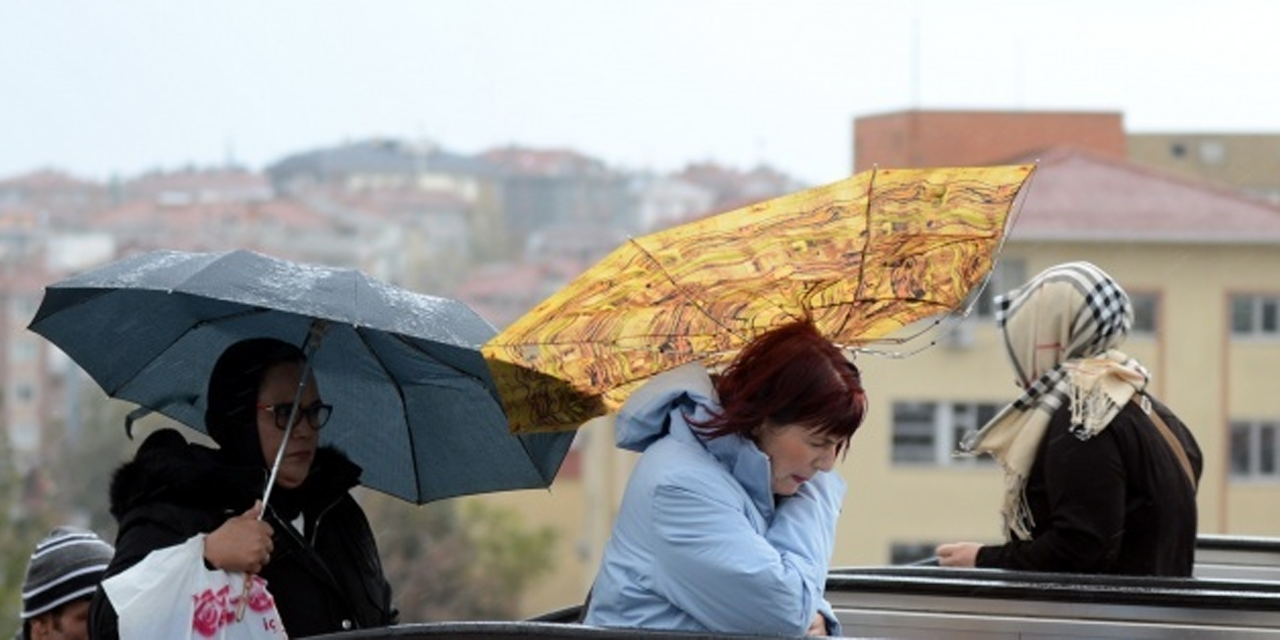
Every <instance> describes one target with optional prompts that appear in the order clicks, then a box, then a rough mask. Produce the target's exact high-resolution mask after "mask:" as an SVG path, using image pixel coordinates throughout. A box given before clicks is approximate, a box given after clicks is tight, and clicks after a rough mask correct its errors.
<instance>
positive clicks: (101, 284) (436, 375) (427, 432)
mask: <svg viewBox="0 0 1280 640" xmlns="http://www.w3.org/2000/svg"><path fill="white" fill-rule="evenodd" d="M317 321H319V322H317ZM319 327H324V329H323V332H322V333H323V335H322V337H321V339H320V344H319V345H318V347H316V348H315V349H314V350H313V351H312V353H311V357H310V360H309V364H310V366H311V367H312V370H313V371H314V373H315V376H316V382H317V384H318V385H319V387H320V392H321V394H322V395H323V397H324V399H325V402H326V403H327V404H331V405H333V413H332V416H331V418H330V420H329V422H328V423H327V424H326V425H325V427H324V429H323V430H322V431H321V432H320V441H321V443H322V444H331V445H333V446H334V447H336V448H338V449H339V450H341V451H343V452H345V453H346V454H347V455H348V456H349V457H350V458H351V459H352V461H353V462H355V463H356V464H358V465H360V466H361V467H362V468H363V469H364V471H363V474H362V475H361V478H360V482H361V484H363V485H364V486H366V487H369V488H372V489H376V490H379V491H382V492H384V493H388V494H390V495H394V496H397V497H400V498H403V499H405V500H409V501H411V502H414V503H417V504H423V503H426V502H429V501H431V500H436V499H440V498H447V497H451V496H459V495H467V494H475V493H484V492H490V491H503V490H511V489H524V488H537V487H546V486H548V485H550V483H551V481H552V479H553V478H554V477H555V474H556V471H557V470H558V469H559V467H560V463H561V462H562V461H563V459H564V456H565V454H566V452H567V451H568V447H569V443H570V435H571V434H536V435H522V436H514V435H512V434H511V433H510V427H509V425H508V423H507V420H506V416H505V415H504V414H503V410H502V406H501V404H500V403H499V399H498V396H497V390H496V388H495V386H494V382H493V380H492V378H491V377H490V373H489V370H488V368H487V366H486V364H485V361H484V358H483V357H482V355H481V354H480V352H479V351H478V347H479V345H480V344H482V343H483V342H484V341H485V340H487V339H489V338H490V337H492V336H493V335H494V333H495V330H494V329H493V327H492V326H491V325H490V324H489V323H488V322H487V321H485V320H484V319H483V318H482V317H480V316H479V315H477V314H476V313H475V312H474V311H472V310H471V309H470V308H468V307H467V306H466V305H465V304H463V303H461V302H459V301H456V300H451V299H447V298H439V297H433V296H427V295H422V294H417V293H413V292H410V291H406V290H404V289H400V288H397V287H393V286H391V285H389V284H386V283H384V282H382V281H379V280H376V279H374V278H371V277H369V276H366V275H364V274H362V273H360V272H359V271H356V270H352V269H338V268H329V267H322V266H315V265H307V264H299V263H295V262H288V261H284V260H280V259H276V258H272V257H269V256H265V255H262V254H259V253H254V252H250V251H231V252H226V253H184V252H175V251H158V252H153V253H147V254H142V255H138V256H134V257H131V258H126V259H123V260H120V261H118V262H114V263H111V264H108V265H106V266H103V267H100V268H98V269H94V270H91V271H87V272H84V273H81V274H79V275H75V276H72V277H69V278H67V279H65V280H62V281H60V282H58V283H55V284H53V285H50V286H49V287H47V288H46V290H45V295H44V299H43V300H42V302H41V304H40V308H39V309H38V310H37V312H36V315H35V318H34V319H33V320H32V322H31V325H30V329H31V330H33V331H35V332H36V333H39V334H40V335H42V336H44V337H45V338H47V339H49V341H50V342H52V343H53V344H54V345H56V346H58V347H59V348H60V349H62V350H63V351H64V352H66V353H67V355H68V356H70V357H71V358H72V359H73V360H75V361H76V363H77V364H79V365H80V367H81V368H82V369H84V370H85V372H87V373H88V374H89V375H90V376H91V377H92V378H93V379H94V380H95V381H96V382H97V383H98V385H99V386H101V387H102V389H103V390H104V391H105V392H106V393H107V394H108V395H110V396H112V397H115V398H120V399H123V400H129V401H131V402H135V403H137V404H139V405H142V406H143V407H146V408H150V409H153V410H155V411H158V412H160V413H162V414H164V415H167V416H169V417H171V418H173V419H175V420H178V421H179V422H182V423H184V424H186V425H188V426H190V427H192V428H194V429H196V430H199V431H202V432H204V431H205V425H204V412H205V407H206V398H205V391H206V387H207V385H208V380H209V374H210V372H211V371H212V369H213V365H214V363H215V362H216V360H217V359H218V356H219V355H220V354H221V353H222V351H223V350H224V349H225V348H226V347H227V346H229V345H231V344H232V343H234V342H238V341H240V340H242V339H245V338H257V337H270V338H277V339H280V340H284V341H286V342H291V343H293V344H295V345H299V346H303V345H304V343H305V342H306V341H307V338H308V335H311V334H314V333H316V330H317V329H318V328H319Z"/></svg>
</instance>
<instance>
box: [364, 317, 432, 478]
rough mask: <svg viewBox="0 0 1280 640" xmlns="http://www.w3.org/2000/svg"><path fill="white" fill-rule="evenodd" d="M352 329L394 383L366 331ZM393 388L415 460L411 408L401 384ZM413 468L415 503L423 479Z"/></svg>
mask: <svg viewBox="0 0 1280 640" xmlns="http://www.w3.org/2000/svg"><path fill="white" fill-rule="evenodd" d="M351 328H352V329H354V330H355V334H356V337H357V338H358V339H359V340H360V343H361V344H363V345H364V347H365V350H366V351H368V352H369V353H370V354H371V355H372V356H373V361H374V362H376V363H378V368H380V369H381V370H382V373H383V375H385V376H386V377H387V379H388V380H391V381H393V382H394V381H395V376H393V375H392V374H391V370H390V369H388V368H387V365H386V363H384V362H383V361H382V357H381V356H379V355H378V351H377V349H374V348H373V345H371V344H369V341H368V340H367V339H366V338H365V332H364V330H363V329H362V328H361V327H360V326H358V325H354V324H353V325H351ZM390 335H392V336H394V337H395V338H397V339H399V340H400V341H401V342H402V343H404V344H407V345H409V347H410V348H413V349H414V350H415V351H418V352H419V353H422V354H423V355H428V354H426V353H424V352H422V350H421V349H418V348H417V347H415V346H414V345H413V344H412V343H410V342H409V341H408V340H405V339H404V338H403V337H401V336H400V335H399V334H394V333H392V334H390ZM391 387H392V388H393V389H395V390H396V395H397V396H399V397H400V411H401V417H402V418H404V423H405V425H406V428H405V433H407V434H408V436H409V457H410V459H414V452H415V451H417V448H416V447H415V446H414V433H413V429H410V428H408V425H409V407H408V405H407V404H405V396H404V389H403V388H401V387H400V385H399V384H392V385H391ZM412 466H413V488H414V492H415V495H414V501H415V502H417V501H419V500H420V498H421V497H422V484H421V481H422V478H421V474H419V473H418V465H417V464H414V465H412Z"/></svg>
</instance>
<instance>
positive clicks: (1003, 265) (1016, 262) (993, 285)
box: [977, 258, 1027, 318]
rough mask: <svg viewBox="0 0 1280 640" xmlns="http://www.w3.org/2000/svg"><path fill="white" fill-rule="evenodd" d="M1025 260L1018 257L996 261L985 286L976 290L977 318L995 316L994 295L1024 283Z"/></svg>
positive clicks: (1025, 277) (1025, 274)
mask: <svg viewBox="0 0 1280 640" xmlns="http://www.w3.org/2000/svg"><path fill="white" fill-rule="evenodd" d="M1026 282H1027V261H1026V260H1022V259H1020V258H1004V259H1001V260H999V261H998V262H996V266H995V268H994V269H992V270H991V279H990V280H989V281H987V286H985V287H983V288H982V290H981V291H979V292H978V301H977V314H978V317H979V318H994V317H995V316H996V304H995V299H996V296H998V295H1002V294H1005V293H1008V292H1009V291H1011V290H1013V289H1015V288H1017V287H1020V286H1022V285H1023V284H1026Z"/></svg>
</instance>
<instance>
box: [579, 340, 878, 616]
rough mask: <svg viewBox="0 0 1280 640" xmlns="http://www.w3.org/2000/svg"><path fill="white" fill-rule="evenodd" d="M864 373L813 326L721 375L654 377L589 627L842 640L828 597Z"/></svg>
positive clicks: (624, 414)
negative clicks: (842, 468)
mask: <svg viewBox="0 0 1280 640" xmlns="http://www.w3.org/2000/svg"><path fill="white" fill-rule="evenodd" d="M865 413H866V395H865V393H864V391H863V388H862V381H861V377H860V375H859V373H858V369H857V367H855V366H854V365H853V363H852V362H850V361H849V360H848V359H847V358H846V357H845V354H844V353H843V352H842V351H841V349H840V348H839V347H837V346H835V345H834V344H832V343H831V342H830V341H829V340H827V339H826V338H824V337H823V336H822V334H820V333H819V332H818V330H817V329H816V328H815V327H814V326H813V324H812V323H811V322H809V321H799V322H795V323H792V324H788V325H785V326H782V327H779V328H777V329H774V330H772V331H770V332H768V333H765V334H763V335H761V336H759V337H758V338H756V339H755V340H754V341H752V342H751V343H750V344H748V345H747V347H746V348H745V349H743V350H742V352H741V353H740V354H739V355H738V357H737V358H736V359H735V360H734V361H733V362H732V363H731V364H730V365H729V367H728V368H727V369H726V370H725V371H724V373H723V375H720V376H716V377H713V376H712V375H711V374H710V373H709V372H708V371H707V370H706V369H705V368H703V367H702V366H701V365H699V364H696V363H695V364H689V365H685V366H683V367H679V368H677V369H673V370H671V371H668V372H665V373H663V374H660V375H658V376H656V377H654V378H653V379H652V380H651V381H649V382H648V383H647V384H645V385H644V386H643V387H641V388H640V389H638V390H637V391H636V393H635V394H633V395H632V396H631V397H630V398H629V399H628V400H627V402H626V404H624V405H623V407H622V408H621V410H620V411H619V413H618V415H617V419H616V439H617V444H618V446H619V447H620V448H623V449H628V450H632V451H638V452H643V455H642V456H641V457H640V460H639V462H638V463H637V465H636V468H635V470H634V471H633V472H632V474H631V478H630V481H629V482H628V485H627V489H626V493H625V494H624V496H623V500H622V506H621V510H620V512H619V514H618V517H617V520H616V521H615V524H614V529H613V535H612V537H611V538H610V540H609V544H608V546H607V547H606V548H605V552H604V558H603V560H602V563H601V567H600V571H599V573H598V574H597V576H596V581H595V584H594V586H593V587H592V595H591V599H590V602H589V603H588V607H587V614H586V616H585V618H584V622H586V623H587V624H594V625H601V626H608V627H631V628H647V629H677V630H690V631H711V632H724V633H756V634H766V635H776V636H795V635H803V634H805V633H808V634H810V635H827V634H831V635H838V634H839V631H840V629H839V623H838V622H837V621H836V619H835V616H834V614H833V613H832V610H831V606H830V604H829V603H827V602H826V600H825V598H824V596H823V588H824V586H825V582H826V575H827V569H828V565H829V563H830V559H831V552H832V547H833V543H834V539H835V530H836V520H837V518H838V517H839V514H840V505H841V503H842V501H843V499H844V489H845V486H844V482H843V481H842V480H841V479H840V477H839V476H838V475H836V474H835V473H834V472H833V471H832V469H833V468H834V466H835V463H836V458H837V457H839V456H840V455H841V454H842V453H843V452H844V451H846V449H847V447H848V445H849V440H850V438H852V437H853V434H854V432H855V431H856V430H857V429H858V427H859V426H860V425H861V424H862V419H863V416H864V415H865Z"/></svg>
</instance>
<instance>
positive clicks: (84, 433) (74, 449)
mask: <svg viewBox="0 0 1280 640" xmlns="http://www.w3.org/2000/svg"><path fill="white" fill-rule="evenodd" d="M80 407H81V420H80V426H79V428H78V429H77V432H76V433H74V434H72V433H68V432H67V431H66V430H65V429H64V430H62V431H61V435H60V437H59V438H58V440H56V441H55V442H53V443H51V445H52V446H51V447H49V454H48V455H49V464H48V465H46V468H47V469H49V470H50V471H49V476H50V477H49V480H50V484H51V485H52V487H53V491H52V492H51V494H50V502H51V504H52V506H53V507H54V509H55V510H56V512H57V513H59V514H60V515H61V517H62V519H63V520H64V521H71V522H74V523H76V524H78V525H81V526H85V527H88V528H90V529H92V530H94V531H96V532H97V533H98V535H101V536H102V537H103V538H105V539H106V540H115V532H116V523H115V519H114V518H112V517H111V513H110V506H111V504H110V497H109V495H108V487H109V486H110V482H111V475H112V474H113V473H114V472H115V470H116V468H117V467H119V466H120V465H121V464H122V463H123V462H124V461H126V460H129V459H130V458H132V457H133V453H134V451H135V450H136V449H137V447H138V445H139V444H140V443H141V441H142V440H143V439H144V438H145V437H146V435H147V433H148V429H147V426H146V425H149V424H152V422H155V423H159V422H165V423H166V424H171V423H170V421H168V420H167V419H165V418H161V417H152V418H149V421H148V422H147V423H145V424H143V425H139V426H137V427H136V428H135V429H134V434H135V436H136V438H135V439H134V440H130V439H129V438H128V437H127V436H126V435H125V429H124V421H125V416H126V415H128V413H129V412H130V411H132V410H133V409H134V408H136V405H133V404H131V403H128V402H123V401H120V400H114V399H111V398H108V397H106V396H105V395H104V394H103V393H102V392H101V391H100V390H98V389H97V388H96V387H95V388H93V389H89V390H86V391H85V392H84V393H83V397H82V399H81V403H80Z"/></svg>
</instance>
